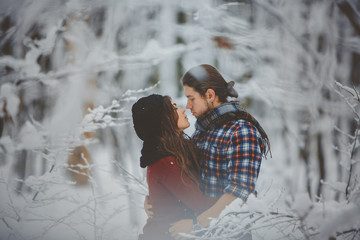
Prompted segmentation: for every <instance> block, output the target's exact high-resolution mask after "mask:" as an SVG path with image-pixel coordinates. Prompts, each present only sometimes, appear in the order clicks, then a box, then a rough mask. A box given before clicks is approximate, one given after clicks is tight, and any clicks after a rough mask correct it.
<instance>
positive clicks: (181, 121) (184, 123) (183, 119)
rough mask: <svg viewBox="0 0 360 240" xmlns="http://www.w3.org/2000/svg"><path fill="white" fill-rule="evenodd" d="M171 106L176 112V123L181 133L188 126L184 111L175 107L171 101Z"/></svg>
mask: <svg viewBox="0 0 360 240" xmlns="http://www.w3.org/2000/svg"><path fill="white" fill-rule="evenodd" d="M171 104H172V105H173V106H174V108H175V110H176V112H177V115H178V117H179V118H178V121H177V126H178V128H179V129H180V130H181V131H183V130H184V129H186V128H188V127H189V126H190V123H189V120H188V118H187V116H186V114H185V109H183V108H181V107H179V106H178V105H176V103H174V102H173V100H171Z"/></svg>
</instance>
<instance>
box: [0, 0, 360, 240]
mask: <svg viewBox="0 0 360 240" xmlns="http://www.w3.org/2000/svg"><path fill="white" fill-rule="evenodd" d="M359 10H360V2H359V1H358V0H313V1H311V0H248V1H246V0H244V1H241V0H239V1H230V0H227V1H225V0H224V1H222V0H212V1H210V0H197V1H192V0H180V1H160V0H148V1H144V0H121V1H118V0H102V1H95V0H67V1H65V0H59V1H53V0H22V1H21V0H2V1H1V2H0V239H1V240H3V239H4V240H5V239H8V240H11V239H16V240H22V239H23V240H35V239H47V240H57V239H86V240H91V239H93V240H100V239H104V240H108V239H109V240H110V239H136V237H137V235H138V234H139V233H141V231H142V227H143V225H144V223H145V221H146V215H145V212H144V209H143V201H144V196H145V195H146V194H147V185H146V175H145V170H144V169H141V168H140V166H139V157H140V149H141V141H140V140H139V139H138V138H137V137H136V135H135V132H134V130H133V126H132V120H131V111H130V109H131V106H132V104H133V103H134V102H135V101H136V100H137V99H138V98H140V97H142V96H146V95H149V94H151V93H160V94H166V95H169V96H171V97H172V98H173V99H174V100H175V102H177V103H178V104H179V105H180V106H182V107H184V106H185V103H186V99H185V97H184V96H183V90H182V87H181V84H180V82H179V79H180V77H181V76H182V74H183V73H184V72H185V71H186V70H188V69H189V68H191V67H193V66H195V65H198V64H202V63H208V64H212V65H214V66H216V67H217V68H218V69H219V71H220V72H221V73H222V74H223V75H224V76H225V78H226V80H228V81H230V80H233V81H235V82H236V84H235V88H236V90H237V91H238V92H239V100H240V102H241V103H242V105H243V106H244V107H245V108H246V109H247V110H248V111H249V112H250V113H251V114H253V115H254V116H255V117H256V118H257V119H258V120H259V122H260V123H261V124H262V125H263V127H264V129H265V130H266V131H267V133H268V135H269V138H270V141H271V150H272V157H268V159H266V160H265V159H264V161H263V163H262V166H261V172H260V177H259V179H258V182H257V192H258V196H257V198H255V197H253V196H250V198H249V200H248V202H247V204H245V205H244V206H242V207H240V204H239V202H238V201H235V202H234V203H233V204H232V205H231V206H229V207H228V208H227V209H226V210H225V211H224V212H223V214H222V216H221V218H220V219H218V220H215V221H213V224H216V225H217V226H220V228H216V229H215V230H214V229H211V228H210V229H209V230H207V231H204V232H203V234H204V235H203V237H202V238H201V239H232V236H233V235H234V234H235V235H236V233H238V232H240V231H242V230H243V229H245V228H250V229H251V230H252V233H253V239H360V178H359V173H360V171H359V170H360V167H359V165H360V150H359V142H360V137H359V135H360V123H359V120H360V97H359V91H360V38H359V36H360V13H359ZM187 114H188V117H189V118H190V119H191V123H192V124H193V123H194V121H195V119H194V118H193V117H192V116H191V114H190V112H187ZM192 131H193V126H192V127H190V128H189V129H187V130H186V132H187V133H188V134H189V135H191V133H192ZM235 239H236V238H235Z"/></svg>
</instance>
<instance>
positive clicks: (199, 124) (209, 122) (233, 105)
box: [195, 102, 242, 131]
mask: <svg viewBox="0 0 360 240" xmlns="http://www.w3.org/2000/svg"><path fill="white" fill-rule="evenodd" d="M239 111H242V110H241V107H240V104H239V103H238V102H228V103H224V104H222V105H220V106H218V107H216V108H214V109H211V110H209V111H207V112H206V113H204V114H202V115H201V116H199V117H198V119H197V120H196V123H195V128H196V129H197V130H199V131H206V130H207V129H213V128H214V127H215V123H214V121H215V120H216V119H217V118H219V117H220V116H223V115H224V114H226V113H230V112H239Z"/></svg>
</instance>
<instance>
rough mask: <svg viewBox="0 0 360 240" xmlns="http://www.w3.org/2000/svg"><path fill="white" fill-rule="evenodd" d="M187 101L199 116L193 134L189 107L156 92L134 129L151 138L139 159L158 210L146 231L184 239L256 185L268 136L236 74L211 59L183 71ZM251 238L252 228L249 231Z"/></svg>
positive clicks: (144, 102) (136, 113) (137, 107)
mask: <svg viewBox="0 0 360 240" xmlns="http://www.w3.org/2000/svg"><path fill="white" fill-rule="evenodd" d="M182 84H183V86H184V93H185V96H186V97H187V105H186V108H188V109H190V110H191V113H192V114H193V115H194V116H195V117H196V118H197V121H196V125H195V132H194V134H193V137H192V139H189V138H188V137H187V136H186V135H185V134H184V133H183V130H184V129H186V128H187V127H189V126H190V123H189V121H188V119H187V117H186V114H185V110H184V109H182V108H180V107H179V106H177V105H176V104H175V103H174V102H173V101H172V100H171V98H170V97H168V96H160V95H155V94H153V95H150V96H147V97H143V98H141V99H139V100H138V101H137V102H136V103H135V104H134V105H133V107H132V114H133V123H134V128H135V132H136V134H137V135H138V137H139V138H140V139H142V140H143V141H144V144H143V148H142V150H141V154H142V156H141V159H140V166H141V167H143V168H145V167H147V182H148V185H149V196H148V199H147V200H146V203H145V205H151V212H152V214H151V216H150V217H149V218H148V220H147V223H146V224H145V226H144V228H143V234H141V235H140V236H139V239H159V240H163V239H182V236H180V235H179V233H191V232H192V231H193V230H195V229H198V228H201V227H207V226H209V224H210V221H211V218H218V217H219V215H220V213H221V212H222V210H224V209H225V207H226V206H227V205H229V204H230V203H231V202H232V201H233V200H235V199H236V198H240V199H242V200H243V201H244V202H245V201H246V200H247V198H248V196H249V194H250V193H255V183H256V180H257V177H258V174H259V170H260V165H261V160H262V156H263V154H266V152H267V150H266V149H268V150H269V139H268V137H267V135H266V133H265V131H264V130H263V129H262V127H261V126H260V124H259V123H258V122H257V121H256V120H255V119H254V118H253V117H252V116H251V115H250V114H249V113H247V112H245V111H244V110H242V109H241V108H240V106H239V103H238V102H228V100H227V97H237V93H236V91H235V90H234V89H233V85H234V82H229V83H227V82H226V81H225V80H224V78H223V77H222V76H221V74H220V73H219V72H218V71H217V70H216V69H215V68H214V67H212V66H210V65H199V66H196V67H194V68H192V69H190V70H189V71H188V72H187V73H185V75H184V76H183V77H182ZM244 236H245V237H247V238H246V239H251V234H249V233H246V234H244Z"/></svg>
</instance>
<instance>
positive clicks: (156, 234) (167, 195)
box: [139, 157, 218, 240]
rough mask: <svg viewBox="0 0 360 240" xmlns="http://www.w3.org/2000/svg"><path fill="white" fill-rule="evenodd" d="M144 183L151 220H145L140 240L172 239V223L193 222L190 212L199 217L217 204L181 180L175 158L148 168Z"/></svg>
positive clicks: (194, 185) (192, 184) (182, 178)
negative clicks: (187, 219)
mask: <svg viewBox="0 0 360 240" xmlns="http://www.w3.org/2000/svg"><path fill="white" fill-rule="evenodd" d="M147 182H148V185H149V203H150V204H151V205H152V211H153V213H154V216H153V218H150V219H148V220H147V223H146V225H145V226H144V228H143V232H144V234H142V235H140V237H139V239H147V240H148V239H157V240H164V239H172V238H171V236H170V235H169V234H168V231H169V228H170V224H171V223H174V222H176V221H178V220H180V219H184V218H192V216H193V212H192V211H194V212H196V213H198V214H199V213H201V212H203V211H205V210H206V209H208V208H209V207H211V206H212V205H213V204H214V203H215V202H216V201H217V200H218V198H209V197H205V196H204V195H203V194H202V193H201V191H200V190H199V188H198V187H197V186H196V184H195V183H194V182H193V181H192V180H191V179H190V178H189V177H187V176H186V175H185V174H182V176H181V169H180V166H179V165H178V164H177V163H176V161H175V158H174V157H165V158H162V159H160V160H159V161H157V162H156V163H154V164H152V165H150V166H148V167H147Z"/></svg>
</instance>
